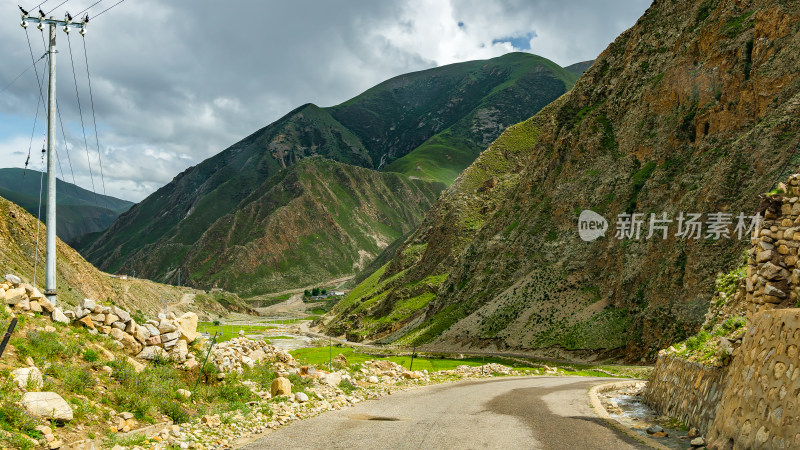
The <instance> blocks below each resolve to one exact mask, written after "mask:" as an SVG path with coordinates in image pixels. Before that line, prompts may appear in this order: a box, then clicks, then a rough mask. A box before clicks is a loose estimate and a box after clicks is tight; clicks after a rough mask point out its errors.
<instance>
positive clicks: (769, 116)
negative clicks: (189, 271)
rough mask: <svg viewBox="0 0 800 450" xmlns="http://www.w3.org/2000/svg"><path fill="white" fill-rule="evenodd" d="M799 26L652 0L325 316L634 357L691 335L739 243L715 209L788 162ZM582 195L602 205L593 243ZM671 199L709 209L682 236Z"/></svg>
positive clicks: (792, 16)
mask: <svg viewBox="0 0 800 450" xmlns="http://www.w3.org/2000/svg"><path fill="white" fill-rule="evenodd" d="M798 26H800V9H799V8H797V7H796V4H794V3H792V2H782V1H779V0H767V1H760V2H755V1H733V0H710V1H705V2H702V3H699V2H694V1H689V0H681V1H666V0H657V1H655V2H654V3H653V4H652V5H651V7H650V8H649V9H648V10H647V11H646V13H645V14H644V15H643V16H642V17H641V18H640V19H639V21H638V22H637V23H636V25H635V26H634V27H632V28H631V29H629V30H627V31H626V32H624V33H623V34H622V35H620V36H619V37H618V38H617V39H616V40H615V41H614V42H613V43H612V44H611V45H610V46H609V47H608V48H607V49H606V50H605V51H604V52H603V53H602V54H601V55H600V56H599V57H598V59H597V60H596V61H595V62H594V63H593V64H592V66H591V67H590V68H589V69H588V70H587V71H586V72H585V73H584V74H583V76H582V77H581V78H580V79H579V80H578V82H577V83H576V85H575V87H574V88H573V89H572V90H571V91H570V92H569V93H567V94H566V95H564V96H563V97H561V98H560V99H558V100H557V101H555V102H553V103H552V104H550V105H549V106H547V107H546V108H544V109H543V110H542V111H540V112H539V113H538V114H536V115H535V116H533V117H532V118H530V119H528V120H526V121H524V122H522V123H520V124H518V125H515V126H512V127H509V128H508V129H507V130H506V131H505V132H504V133H503V134H502V135H501V136H500V138H498V139H497V140H496V141H495V142H494V143H493V144H492V145H491V146H490V147H489V148H488V149H487V150H486V151H484V152H483V153H482V154H481V155H480V157H478V159H477V160H476V161H475V162H474V163H473V164H472V165H471V166H470V167H469V168H468V169H467V170H465V171H464V173H462V174H461V175H460V176H459V177H458V178H457V179H456V181H455V182H454V183H453V184H452V185H451V186H450V187H449V188H448V189H447V190H446V191H445V192H444V193H443V194H442V196H441V197H440V199H439V200H438V201H437V203H436V204H435V205H434V206H433V207H432V208H431V209H430V211H428V213H427V214H426V217H425V220H424V222H423V224H422V225H421V226H420V227H419V228H418V229H417V230H416V231H415V232H414V233H413V234H412V235H411V236H410V237H409V238H408V239H407V240H406V241H405V242H404V243H403V244H402V245H401V246H400V247H399V248H398V249H397V250H396V251H395V253H394V254H393V257H392V258H391V260H390V262H388V263H387V264H386V265H384V266H383V267H381V268H380V269H379V270H378V271H376V272H375V273H373V274H372V275H371V276H370V277H368V278H367V279H366V280H364V281H363V282H361V283H360V284H359V285H358V286H357V287H356V288H355V289H354V290H353V291H352V292H351V293H350V294H349V295H348V296H347V297H345V299H343V300H342V301H341V302H340V303H339V305H337V306H336V307H335V308H334V310H333V314H332V315H331V316H330V317H329V318H327V320H326V329H327V331H329V332H333V333H341V334H346V335H347V337H348V339H351V340H358V341H361V340H380V341H382V342H398V343H401V344H403V343H405V344H410V343H412V342H415V343H419V344H426V345H427V347H428V348H431V349H435V348H442V349H489V350H491V349H513V350H514V351H518V352H529V353H532V354H539V355H542V356H555V357H559V356H560V357H570V358H587V359H592V358H602V357H624V358H627V359H629V360H639V359H640V358H653V357H654V356H655V355H656V352H657V351H658V349H661V348H664V347H667V346H669V345H670V343H672V342H675V341H677V340H681V339H682V338H684V337H686V336H688V335H691V334H693V333H694V332H696V331H697V329H698V327H699V325H700V324H701V323H702V321H703V315H704V313H705V312H706V310H707V308H708V304H709V301H710V299H711V297H712V295H713V292H714V280H715V277H716V271H717V270H720V268H727V269H730V268H732V267H734V266H735V265H736V264H737V262H738V261H739V259H740V258H741V254H742V252H743V251H744V250H745V249H746V248H747V246H748V242H747V241H748V239H746V238H745V239H742V240H737V239H719V240H715V239H713V237H712V238H706V236H707V234H706V233H707V231H708V230H707V229H706V228H705V225H706V224H705V222H708V221H710V220H711V219H710V217H709V216H708V214H710V213H715V212H724V213H730V214H732V215H733V216H735V215H737V214H738V213H739V212H743V213H746V214H748V215H750V214H754V213H755V211H756V207H757V206H758V194H759V193H762V192H766V191H770V190H771V189H773V187H774V184H775V183H776V182H777V180H779V179H782V178H783V177H784V176H785V175H783V172H784V171H785V169H787V168H791V167H793V166H794V167H796V166H797V165H798V163H799V162H798V159H800V158H799V157H800V147H798V139H800V135H798V131H800V94H798V93H799V92H800V73H798V72H799V71H800V65H798V60H800V54H798V52H796V51H795V49H797V48H800V47H798V46H800V33H798V32H797V31H798ZM587 209H590V210H593V211H594V212H596V213H598V214H600V215H601V216H602V217H604V218H605V219H606V220H608V227H609V229H608V231H607V233H606V235H605V237H601V238H599V239H597V240H594V241H592V242H586V241H584V240H582V239H581V238H580V237H579V235H578V220H579V217H580V214H581V212H582V211H583V210H587ZM681 212H685V213H702V214H703V216H702V217H701V219H702V220H703V222H704V225H703V226H704V228H703V235H702V238H700V239H694V238H682V237H676V236H675V234H676V233H677V231H678V229H677V227H678V223H677V218H678V217H679V213H681ZM628 213H641V214H643V216H642V217H643V218H644V220H645V223H644V224H643V234H642V236H640V238H639V239H617V238H616V236H615V233H616V230H617V227H618V226H619V225H620V223H622V222H621V221H619V223H618V219H619V216H618V215H619V214H628ZM650 213H654V214H656V215H657V217H659V218H660V217H661V214H662V213H666V214H667V218H669V219H671V220H673V222H672V223H671V225H670V226H671V228H670V229H669V233H668V235H667V236H666V238H665V239H662V236H661V234H660V233H659V234H656V235H655V237H653V238H651V239H646V235H647V232H648V231H647V227H648V223H647V221H649V218H650V216H649V214H650ZM625 217H628V218H630V216H623V218H625ZM732 221H733V222H734V223H732V224H731V225H730V231H731V232H733V231H734V226H735V222H736V221H735V219H734V220H732Z"/></svg>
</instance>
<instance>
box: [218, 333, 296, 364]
mask: <svg viewBox="0 0 800 450" xmlns="http://www.w3.org/2000/svg"><path fill="white" fill-rule="evenodd" d="M209 361H211V362H213V363H214V364H215V365H216V366H217V368H218V369H219V370H220V372H223V373H227V372H241V371H242V370H243V369H244V367H250V368H252V367H253V366H255V365H256V364H257V363H258V362H260V361H270V362H274V365H273V367H274V368H275V370H277V371H287V372H288V371H291V370H290V369H294V368H296V367H298V363H297V361H295V360H294V358H293V357H292V355H291V354H289V352H287V351H286V350H282V349H279V348H276V347H273V346H271V345H269V344H267V343H266V342H264V341H252V340H250V339H247V338H244V337H240V338H235V339H231V340H230V341H227V342H221V343H219V344H216V345H215V346H214V348H213V349H212V350H211V355H210V357H209Z"/></svg>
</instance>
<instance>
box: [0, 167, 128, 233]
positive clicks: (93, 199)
mask: <svg viewBox="0 0 800 450" xmlns="http://www.w3.org/2000/svg"><path fill="white" fill-rule="evenodd" d="M41 177H42V173H41V172H37V171H35V170H27V171H25V170H23V169H13V168H12V169H0V196H3V197H5V198H6V199H7V200H11V201H12V202H14V203H16V204H18V205H20V206H22V207H23V208H25V210H27V211H28V212H29V213H31V214H33V215H34V216H36V214H37V212H38V210H39V186H40V181H41V182H42V184H41V186H42V188H43V191H42V210H41V218H42V222H44V221H45V220H46V217H47V214H46V209H47V206H46V205H47V193H46V192H47V186H46V183H47V180H41ZM131 206H133V203H132V202H129V201H126V200H120V199H118V198H114V197H109V196H105V195H100V194H95V193H94V192H91V191H87V190H86V189H83V188H81V187H79V186H76V185H74V184H72V183H67V182H65V181H61V180H59V179H56V215H57V216H58V221H57V222H58V223H57V224H56V235H58V237H60V238H61V239H63V240H65V241H69V240H71V239H74V238H76V237H78V236H81V235H84V234H87V233H93V232H97V231H102V230H105V229H106V228H108V226H109V225H111V223H112V222H114V220H116V218H117V217H119V215H120V214H122V213H124V212H125V211H127V210H128V209H130V207H131Z"/></svg>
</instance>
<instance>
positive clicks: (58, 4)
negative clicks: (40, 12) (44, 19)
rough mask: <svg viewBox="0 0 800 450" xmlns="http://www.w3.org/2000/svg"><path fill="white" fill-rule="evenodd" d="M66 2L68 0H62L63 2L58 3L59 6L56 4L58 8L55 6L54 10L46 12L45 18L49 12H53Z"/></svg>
mask: <svg viewBox="0 0 800 450" xmlns="http://www.w3.org/2000/svg"><path fill="white" fill-rule="evenodd" d="M68 1H69V0H64V1H63V2H61V3H59V4H58V6H56V7H55V8H53V9H51V10H50V11H47V14H45V15H46V16H47V15H49V14H50V13H51V12H53V11H55V10H57V9H58V8H59V7H60V6H61V5H63V4H64V3H67V2H68Z"/></svg>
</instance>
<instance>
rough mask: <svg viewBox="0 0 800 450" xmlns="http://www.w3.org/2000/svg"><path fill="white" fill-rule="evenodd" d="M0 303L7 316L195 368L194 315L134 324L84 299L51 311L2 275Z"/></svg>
mask: <svg viewBox="0 0 800 450" xmlns="http://www.w3.org/2000/svg"><path fill="white" fill-rule="evenodd" d="M0 299H3V300H4V301H5V304H6V305H7V306H6V308H8V309H9V310H10V312H17V313H20V312H27V313H40V314H45V315H48V316H49V317H50V318H51V320H53V321H54V322H60V323H64V324H70V323H73V324H75V325H79V326H84V327H86V328H87V329H88V330H89V332H90V333H102V334H106V335H108V336H110V337H111V338H113V339H114V341H115V342H117V345H119V347H120V348H121V349H123V350H125V351H126V352H127V353H128V354H131V355H136V356H137V357H139V358H142V359H147V360H153V359H155V358H158V357H164V358H171V359H173V360H176V361H179V362H186V366H187V367H188V368H193V367H196V366H197V365H198V363H197V362H196V361H194V355H193V354H191V353H189V344H190V343H192V342H193V341H194V340H195V339H197V337H198V336H199V334H198V333H197V322H198V317H197V314H195V313H192V312H188V313H186V314H183V315H182V316H180V317H176V316H175V314H174V313H169V314H159V315H158V317H157V318H156V319H153V320H148V321H147V322H145V323H144V324H141V325H140V324H138V323H136V321H135V320H134V319H133V317H131V314H130V313H129V312H128V311H125V310H124V309H122V308H120V307H118V306H105V305H101V304H99V303H98V302H96V301H94V300H92V299H88V298H85V299H83V301H81V303H80V305H78V306H76V307H75V308H73V309H72V310H67V311H62V310H61V308H58V307H54V306H53V305H52V304H51V303H50V302H49V301H48V300H47V299H46V298H45V297H44V295H42V293H41V292H40V291H39V290H38V289H36V288H35V287H33V286H31V285H30V284H26V283H22V281H21V280H20V278H19V277H17V276H16V275H11V274H9V275H6V276H5V281H4V282H3V283H0Z"/></svg>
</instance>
